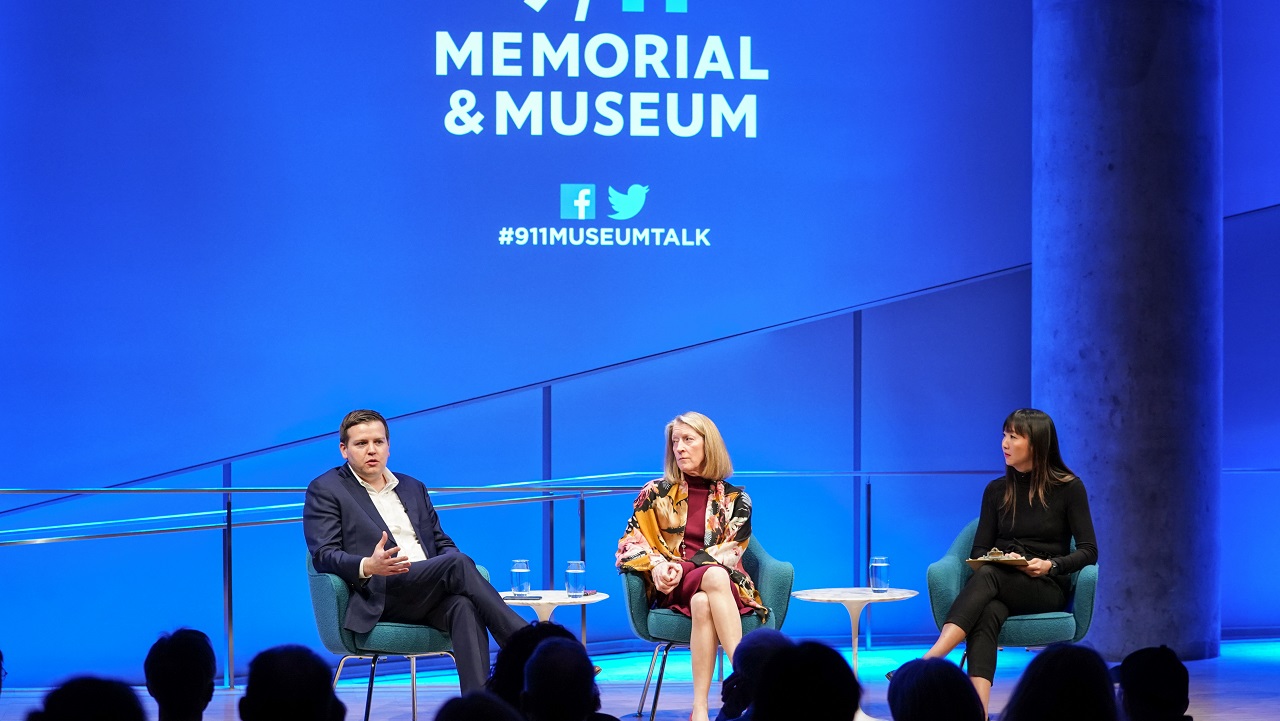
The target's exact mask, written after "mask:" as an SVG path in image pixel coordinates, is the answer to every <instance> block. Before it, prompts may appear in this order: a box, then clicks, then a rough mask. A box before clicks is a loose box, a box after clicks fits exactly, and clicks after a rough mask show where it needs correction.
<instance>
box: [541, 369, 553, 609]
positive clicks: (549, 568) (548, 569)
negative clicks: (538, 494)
mask: <svg viewBox="0 0 1280 721" xmlns="http://www.w3.org/2000/svg"><path fill="white" fill-rule="evenodd" d="M551 478H552V475H551V386H550V385H545V386H543V387H542V480H544V481H549V480H551ZM543 495H547V496H550V495H552V494H551V492H550V491H544V492H543ZM555 565H556V503H555V501H543V502H542V569H543V570H542V579H543V584H542V587H543V588H553V587H554V584H555V578H556V576H555V573H556V571H555Z"/></svg>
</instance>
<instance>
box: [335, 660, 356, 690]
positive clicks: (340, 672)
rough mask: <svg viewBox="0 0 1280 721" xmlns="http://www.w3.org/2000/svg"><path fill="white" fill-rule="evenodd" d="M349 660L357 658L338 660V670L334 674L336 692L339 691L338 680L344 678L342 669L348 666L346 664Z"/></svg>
mask: <svg viewBox="0 0 1280 721" xmlns="http://www.w3.org/2000/svg"><path fill="white" fill-rule="evenodd" d="M349 658H356V657H355V656H343V657H342V658H340V659H338V670H337V671H334V672H333V688H334V690H335V691H336V690H337V688H338V679H339V678H341V677H342V667H343V666H344V665H346V663H347V659H349Z"/></svg>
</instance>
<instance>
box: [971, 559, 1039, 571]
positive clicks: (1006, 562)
mask: <svg viewBox="0 0 1280 721" xmlns="http://www.w3.org/2000/svg"><path fill="white" fill-rule="evenodd" d="M964 562H965V563H967V564H969V568H972V569H973V570H975V571H976V570H978V569H979V568H981V567H983V566H985V565H986V564H988V563H997V564H1000V565H1001V566H1026V565H1027V559H1025V558H988V557H986V556H982V557H981V558H966V559H964Z"/></svg>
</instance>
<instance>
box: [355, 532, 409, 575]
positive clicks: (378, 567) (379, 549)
mask: <svg viewBox="0 0 1280 721" xmlns="http://www.w3.org/2000/svg"><path fill="white" fill-rule="evenodd" d="M385 545H387V532H386V531H383V532H382V540H380V541H378V545H376V546H374V547H373V555H372V556H369V557H367V558H365V559H364V572H365V573H366V574H368V575H370V576H394V575H396V574H397V573H408V572H409V559H408V558H407V557H405V556H397V555H396V553H397V552H398V551H399V550H400V547H399V546H394V547H392V548H387V549H384V548H383V546H385Z"/></svg>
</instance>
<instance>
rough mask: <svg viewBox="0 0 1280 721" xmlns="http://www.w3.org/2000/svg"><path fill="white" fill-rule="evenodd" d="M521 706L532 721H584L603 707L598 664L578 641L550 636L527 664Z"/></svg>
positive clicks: (539, 646) (539, 645)
mask: <svg viewBox="0 0 1280 721" xmlns="http://www.w3.org/2000/svg"><path fill="white" fill-rule="evenodd" d="M520 708H521V710H523V711H524V715H525V716H527V717H528V718H529V721H582V719H585V718H587V717H588V716H590V715H591V713H592V712H593V711H595V710H596V709H598V708H600V694H599V691H598V690H597V689H596V679H595V667H593V666H592V665H591V658H590V657H589V656H587V650H586V649H584V648H583V647H582V644H581V643H578V642H577V641H576V640H572V639H567V638H549V639H547V640H545V641H543V642H542V643H540V644H538V647H537V648H536V649H534V651H533V655H532V656H530V657H529V662H528V663H526V664H525V667H524V691H523V692H521V694H520Z"/></svg>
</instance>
